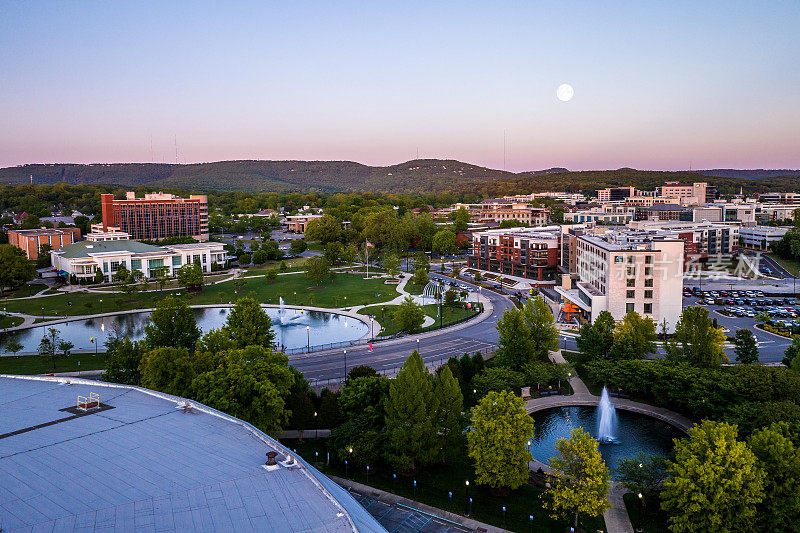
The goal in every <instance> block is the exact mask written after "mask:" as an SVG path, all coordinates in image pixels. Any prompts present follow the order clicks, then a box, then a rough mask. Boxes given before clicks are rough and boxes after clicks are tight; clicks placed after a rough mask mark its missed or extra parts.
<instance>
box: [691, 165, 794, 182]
mask: <svg viewBox="0 0 800 533" xmlns="http://www.w3.org/2000/svg"><path fill="white" fill-rule="evenodd" d="M697 172H698V174H703V175H705V176H718V177H721V178H744V179H748V180H761V179H764V178H775V177H778V176H800V170H765V169H762V168H759V169H755V170H737V169H735V168H714V169H711V170H698V171H697Z"/></svg>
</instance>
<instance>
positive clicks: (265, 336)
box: [223, 298, 275, 348]
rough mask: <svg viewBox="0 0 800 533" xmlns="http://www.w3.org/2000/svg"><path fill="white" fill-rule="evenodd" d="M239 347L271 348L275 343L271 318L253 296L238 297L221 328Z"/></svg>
mask: <svg viewBox="0 0 800 533" xmlns="http://www.w3.org/2000/svg"><path fill="white" fill-rule="evenodd" d="M223 329H224V330H225V331H227V332H228V334H229V335H230V338H231V340H232V341H233V343H234V345H235V346H237V347H239V348H245V347H247V346H262V347H264V348H271V347H272V345H273V344H274V343H275V332H274V331H272V320H271V319H270V318H269V315H268V314H267V312H266V311H264V309H262V308H261V305H259V303H258V302H257V301H255V300H254V299H253V298H240V299H239V300H237V302H236V304H235V305H234V306H233V309H231V311H230V313H229V314H228V319H227V320H226V321H225V326H224V328H223Z"/></svg>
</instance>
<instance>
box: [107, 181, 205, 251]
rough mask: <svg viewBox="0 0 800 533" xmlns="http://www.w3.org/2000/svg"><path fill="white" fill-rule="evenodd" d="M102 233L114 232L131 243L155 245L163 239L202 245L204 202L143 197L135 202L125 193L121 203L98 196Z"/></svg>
mask: <svg viewBox="0 0 800 533" xmlns="http://www.w3.org/2000/svg"><path fill="white" fill-rule="evenodd" d="M100 205H101V207H102V210H103V230H104V231H108V228H118V229H119V230H120V231H124V232H125V233H129V234H130V236H131V237H132V238H133V239H142V240H152V241H158V240H161V239H166V238H167V237H183V236H188V237H192V238H194V239H197V240H198V241H200V242H205V241H207V240H208V238H209V234H208V198H207V197H206V196H205V195H192V196H190V197H189V198H179V197H177V196H175V195H174V194H164V193H153V194H145V195H144V198H136V193H134V192H132V191H128V192H127V193H126V194H125V199H124V200H117V199H115V198H114V195H113V194H101V195H100Z"/></svg>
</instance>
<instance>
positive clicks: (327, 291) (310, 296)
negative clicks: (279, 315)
mask: <svg viewBox="0 0 800 533" xmlns="http://www.w3.org/2000/svg"><path fill="white" fill-rule="evenodd" d="M309 285H310V283H309V282H308V280H307V279H306V277H305V275H303V274H291V275H286V276H278V277H277V279H276V280H275V281H267V280H266V279H264V277H253V278H241V279H238V280H232V281H226V282H223V283H219V284H216V285H209V286H206V287H204V288H203V290H202V292H200V293H199V294H189V293H187V292H186V291H184V290H178V291H175V290H166V289H165V290H164V291H163V292H162V291H157V292H142V293H136V294H133V295H132V296H128V295H126V294H123V293H111V294H108V295H104V294H98V293H89V292H75V293H70V294H63V293H62V294H57V295H52V296H43V297H41V298H30V299H16V300H15V299H4V300H0V307H5V308H6V309H7V310H8V311H10V312H20V313H26V314H29V315H33V316H45V317H63V316H79V315H89V314H96V313H100V312H104V313H108V312H113V311H129V310H133V309H149V308H152V307H155V304H156V303H157V302H158V301H159V300H161V299H163V298H164V297H165V296H167V295H172V296H179V297H180V298H182V299H184V300H186V301H187V303H188V304H189V305H202V304H219V303H228V302H232V301H235V300H236V299H238V298H241V297H244V296H252V297H253V298H255V299H256V300H258V301H260V302H262V303H268V304H269V303H271V304H277V303H278V298H279V297H281V296H282V297H283V299H284V301H285V302H286V304H287V305H308V306H317V307H345V306H346V307H352V306H355V305H366V304H373V303H379V302H386V301H389V300H391V299H393V298H395V297H396V296H397V295H398V294H399V293H398V292H397V290H396V289H395V287H394V286H393V285H386V284H384V282H383V280H382V279H369V280H365V279H363V277H361V276H359V275H355V274H338V275H337V276H336V277H335V279H333V280H329V281H327V282H326V283H325V284H323V285H322V286H321V287H319V288H316V287H315V288H311V287H309ZM101 300H102V301H101Z"/></svg>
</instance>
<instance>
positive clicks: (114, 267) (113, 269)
mask: <svg viewBox="0 0 800 533" xmlns="http://www.w3.org/2000/svg"><path fill="white" fill-rule="evenodd" d="M117 270H119V261H111V272H116V271H117Z"/></svg>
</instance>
